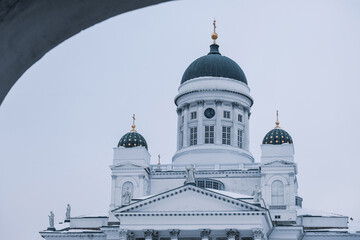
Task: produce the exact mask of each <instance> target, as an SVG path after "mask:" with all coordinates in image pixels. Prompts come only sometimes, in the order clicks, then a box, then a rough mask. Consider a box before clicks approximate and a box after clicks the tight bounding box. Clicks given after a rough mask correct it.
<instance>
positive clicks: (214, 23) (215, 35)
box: [211, 19, 218, 44]
mask: <svg viewBox="0 0 360 240" xmlns="http://www.w3.org/2000/svg"><path fill="white" fill-rule="evenodd" d="M213 25H214V32H213V34H211V38H212V39H213V40H214V44H216V39H217V38H218V35H217V33H216V20H215V19H214V22H213Z"/></svg>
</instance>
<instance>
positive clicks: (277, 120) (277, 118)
mask: <svg viewBox="0 0 360 240" xmlns="http://www.w3.org/2000/svg"><path fill="white" fill-rule="evenodd" d="M275 123H276V128H280V127H279V124H280V123H279V111H278V110H276V122H275Z"/></svg>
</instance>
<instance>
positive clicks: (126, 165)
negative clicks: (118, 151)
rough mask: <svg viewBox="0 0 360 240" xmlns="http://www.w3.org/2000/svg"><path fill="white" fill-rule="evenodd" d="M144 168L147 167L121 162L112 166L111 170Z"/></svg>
mask: <svg viewBox="0 0 360 240" xmlns="http://www.w3.org/2000/svg"><path fill="white" fill-rule="evenodd" d="M139 167H140V168H146V167H147V166H145V165H141V164H135V163H132V162H130V161H129V162H122V163H120V164H117V165H112V166H111V169H119V168H139Z"/></svg>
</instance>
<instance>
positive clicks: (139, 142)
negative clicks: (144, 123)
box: [118, 131, 148, 149]
mask: <svg viewBox="0 0 360 240" xmlns="http://www.w3.org/2000/svg"><path fill="white" fill-rule="evenodd" d="M118 147H125V148H132V147H145V148H146V149H148V146H147V143H146V140H145V138H144V137H143V136H141V134H140V133H137V132H136V131H131V132H128V133H127V134H125V135H124V136H123V137H122V138H121V139H120V141H119V143H118Z"/></svg>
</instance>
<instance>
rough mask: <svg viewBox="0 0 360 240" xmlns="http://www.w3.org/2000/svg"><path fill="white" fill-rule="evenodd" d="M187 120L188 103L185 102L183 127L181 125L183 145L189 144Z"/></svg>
mask: <svg viewBox="0 0 360 240" xmlns="http://www.w3.org/2000/svg"><path fill="white" fill-rule="evenodd" d="M188 120H189V104H185V106H184V127H183V141H184V143H183V147H184V148H185V147H188V146H189V139H188V138H189V137H188V133H189V129H188Z"/></svg>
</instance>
